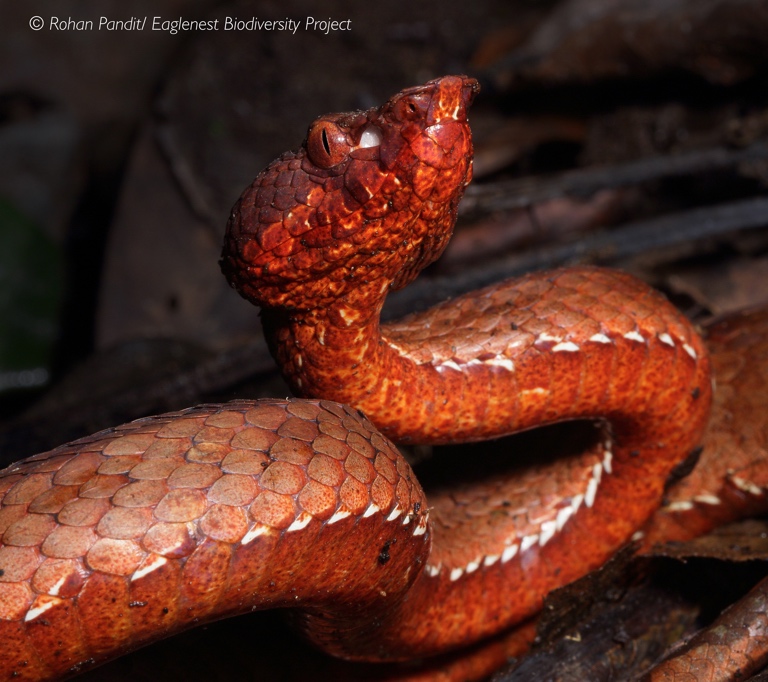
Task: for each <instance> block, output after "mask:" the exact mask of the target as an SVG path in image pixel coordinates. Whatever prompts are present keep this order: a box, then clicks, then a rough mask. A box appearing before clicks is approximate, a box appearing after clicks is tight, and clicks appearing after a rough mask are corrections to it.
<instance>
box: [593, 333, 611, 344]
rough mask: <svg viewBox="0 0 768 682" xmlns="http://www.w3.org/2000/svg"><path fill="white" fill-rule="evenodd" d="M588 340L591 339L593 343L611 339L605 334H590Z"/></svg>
mask: <svg viewBox="0 0 768 682" xmlns="http://www.w3.org/2000/svg"><path fill="white" fill-rule="evenodd" d="M589 340H590V341H593V342H594V343H610V342H611V339H610V338H608V337H607V336H606V335H605V334H592V336H590V337H589Z"/></svg>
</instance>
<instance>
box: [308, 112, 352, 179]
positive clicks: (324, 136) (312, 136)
mask: <svg viewBox="0 0 768 682" xmlns="http://www.w3.org/2000/svg"><path fill="white" fill-rule="evenodd" d="M307 153H308V154H309V160H310V161H312V163H314V164H315V165H316V166H318V167H319V168H332V167H333V166H336V165H338V164H340V163H341V162H342V161H344V160H345V159H346V158H347V155H348V153H349V142H348V141H347V135H346V133H345V132H344V131H343V130H342V129H341V128H340V127H339V126H338V125H336V124H335V123H333V122H332V121H322V120H321V121H315V122H314V123H313V124H312V125H311V127H310V128H309V133H307Z"/></svg>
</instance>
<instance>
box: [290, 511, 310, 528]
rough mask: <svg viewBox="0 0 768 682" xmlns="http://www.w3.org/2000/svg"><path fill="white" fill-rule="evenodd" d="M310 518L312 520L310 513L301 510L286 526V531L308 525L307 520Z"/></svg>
mask: <svg viewBox="0 0 768 682" xmlns="http://www.w3.org/2000/svg"><path fill="white" fill-rule="evenodd" d="M311 520H312V514H307V512H301V514H299V516H298V518H297V519H296V520H295V521H294V522H293V523H292V524H291V525H290V526H288V528H287V530H286V532H288V533H293V532H295V531H297V530H303V529H304V528H306V527H307V526H308V525H309V522H310V521H311Z"/></svg>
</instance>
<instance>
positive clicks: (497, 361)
mask: <svg viewBox="0 0 768 682" xmlns="http://www.w3.org/2000/svg"><path fill="white" fill-rule="evenodd" d="M485 364H486V365H491V366H492V367H501V368H503V369H507V370H509V371H510V372H512V371H514V369H515V363H514V362H512V360H510V359H509V358H508V357H505V356H504V355H497V356H496V357H495V358H491V359H490V360H486V361H485Z"/></svg>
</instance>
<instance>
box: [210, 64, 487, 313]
mask: <svg viewBox="0 0 768 682" xmlns="http://www.w3.org/2000/svg"><path fill="white" fill-rule="evenodd" d="M478 90H479V85H478V83H477V81H475V80H474V79H472V78H468V77H466V76H445V77H443V78H438V79H436V80H433V81H430V82H429V83H426V84H425V85H421V86H418V87H413V88H408V89H406V90H403V91H401V92H399V93H398V94H396V95H394V96H393V97H391V98H390V99H389V100H388V101H387V102H385V103H384V104H383V105H382V106H381V107H378V108H375V109H370V110H368V111H358V112H351V113H342V114H328V115H326V116H321V117H320V118H318V119H316V120H315V121H314V122H313V123H312V124H311V126H310V127H309V131H308V133H307V139H306V140H305V141H304V144H303V145H302V147H301V149H299V150H298V151H297V152H288V153H286V154H283V155H282V156H281V157H279V158H278V159H276V160H275V161H273V162H272V163H271V164H270V165H269V166H268V167H267V168H266V169H265V170H264V171H262V172H261V173H260V174H259V176H258V177H257V178H256V180H254V182H253V184H252V185H251V186H250V187H249V188H248V189H246V190H245V192H244V193H243V195H242V196H241V197H240V199H239V200H238V202H237V203H236V204H235V206H234V208H233V209H232V214H231V216H230V219H229V223H228V225H227V235H226V238H225V242H224V250H223V253H222V259H221V267H222V270H223V272H224V274H225V275H226V277H227V279H228V280H229V282H230V283H231V284H232V286H234V287H235V288H236V289H237V290H238V291H239V292H240V293H241V294H242V295H243V296H244V297H245V298H247V299H249V300H250V301H252V302H254V303H256V304H257V305H260V306H263V307H266V308H275V309H276V308H282V309H287V310H307V309H312V308H318V307H322V306H326V305H329V304H330V303H331V302H332V301H333V300H334V299H338V298H340V297H342V296H345V297H347V298H348V299H349V297H352V298H356V302H357V303H358V304H360V303H362V304H367V303H370V304H371V306H372V307H375V305H376V302H377V301H367V300H366V299H367V297H370V296H374V297H375V298H376V299H380V300H381V301H383V297H384V296H385V295H386V292H387V291H388V290H389V289H390V288H392V289H395V288H399V287H402V286H404V285H405V284H407V283H408V282H410V281H412V280H413V279H414V278H415V277H416V275H417V274H418V272H419V271H420V270H421V269H422V268H424V267H426V266H427V265H428V264H429V263H431V262H433V261H434V260H435V259H436V258H437V257H438V256H439V255H440V254H441V253H442V252H443V250H444V248H445V246H446V245H447V243H448V240H449V239H450V237H451V234H452V232H453V225H454V223H455V221H456V211H457V207H458V203H459V201H460V199H461V196H462V194H463V192H464V188H465V187H466V185H467V184H468V183H469V181H470V179H471V177H472V138H471V133H470V129H469V124H468V123H467V109H468V108H469V105H470V104H471V102H472V100H473V99H474V96H475V95H476V93H477V92H478ZM361 299H363V300H361Z"/></svg>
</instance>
